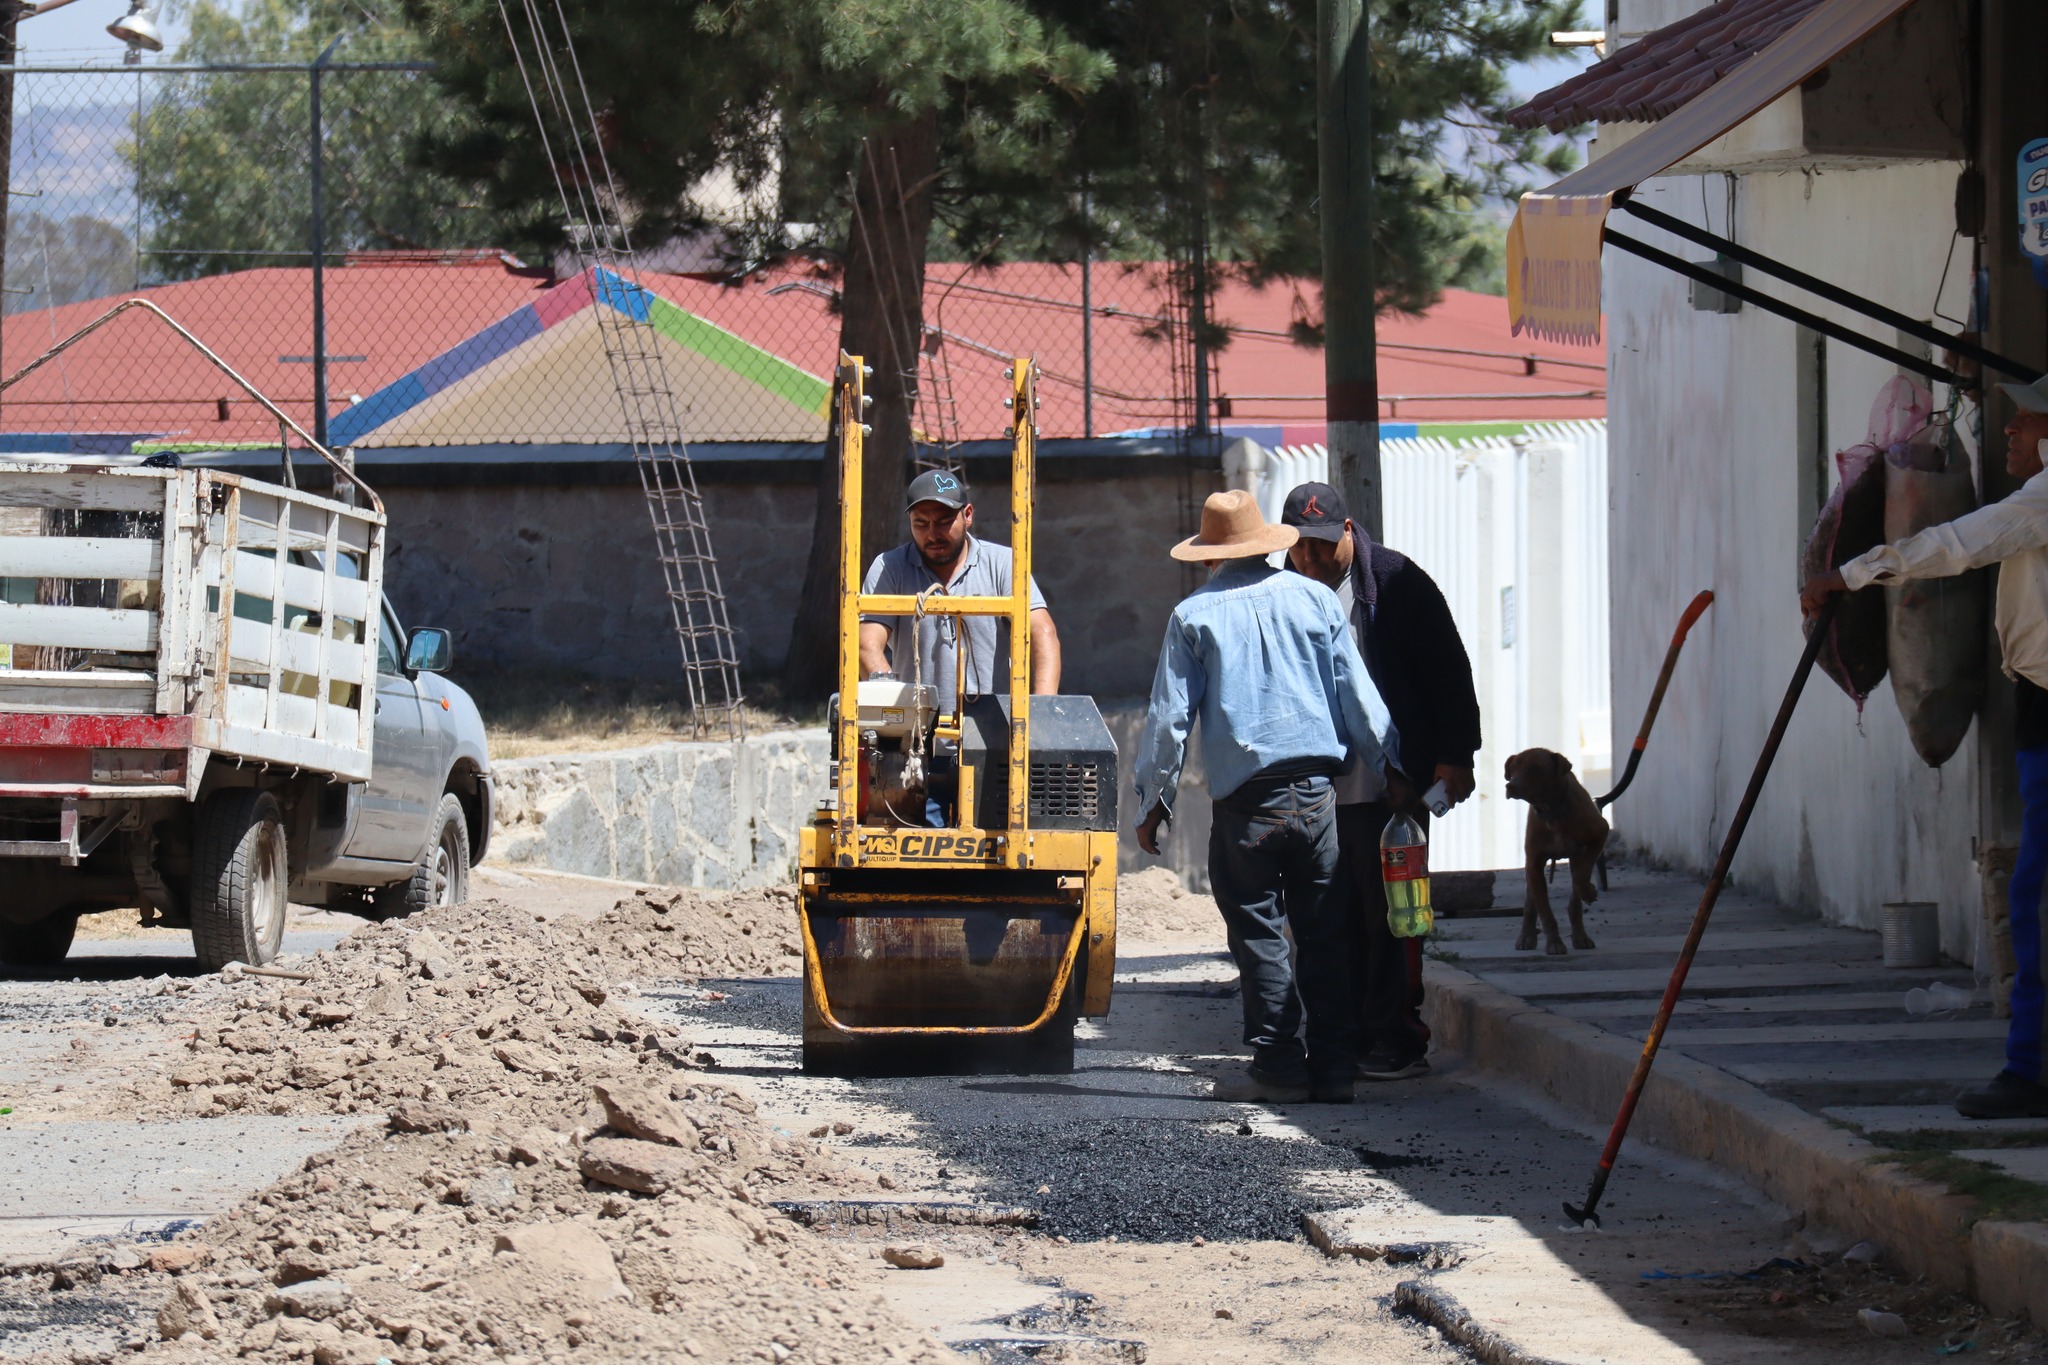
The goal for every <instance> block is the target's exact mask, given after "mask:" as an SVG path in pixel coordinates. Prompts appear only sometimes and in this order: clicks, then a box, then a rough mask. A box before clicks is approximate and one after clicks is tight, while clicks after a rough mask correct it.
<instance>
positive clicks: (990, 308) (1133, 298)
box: [0, 258, 1606, 443]
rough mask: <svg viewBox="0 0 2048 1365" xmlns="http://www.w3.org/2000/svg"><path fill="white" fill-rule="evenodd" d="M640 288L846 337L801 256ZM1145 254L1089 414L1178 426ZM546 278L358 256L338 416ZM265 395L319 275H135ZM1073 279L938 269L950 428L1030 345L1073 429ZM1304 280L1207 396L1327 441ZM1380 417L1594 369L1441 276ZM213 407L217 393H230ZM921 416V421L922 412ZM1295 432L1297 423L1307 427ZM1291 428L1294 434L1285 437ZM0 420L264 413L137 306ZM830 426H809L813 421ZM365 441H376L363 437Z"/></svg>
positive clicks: (1558, 404)
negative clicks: (1445, 284)
mask: <svg viewBox="0 0 2048 1365" xmlns="http://www.w3.org/2000/svg"><path fill="white" fill-rule="evenodd" d="M644 278H645V282H646V283H647V285H648V286H649V287H650V288H653V289H655V290H657V291H658V292H659V293H661V294H663V295H664V296H666V297H668V298H669V299H671V300H673V301H674V302H676V303H678V304H680V305H681V306H682V307H684V308H686V309H688V310H689V311H691V312H692V313H695V314H697V315H698V316H700V317H702V318H704V319H705V320H706V321H709V322H712V323H714V324H716V325H718V326H720V327H723V328H725V329H726V330H728V331H730V332H733V333H734V334H736V335H738V336H739V337H741V338H742V339H744V340H746V341H748V342H751V343H753V344H754V345H756V346H759V347H761V348H762V349H764V350H767V351H770V352H772V353H773V354H775V355H778V356H780V357H782V358H783V359H785V360H788V361H790V362H791V363H793V364H795V365H798V366H800V367H802V368H803V369H806V370H808V371H810V372H811V373H813V374H817V375H829V374H830V373H831V370H832V365H833V362H834V359H835V356H836V352H837V347H838V341H839V319H838V316H837V314H836V313H835V312H834V311H833V305H832V291H831V287H830V285H831V281H829V280H826V279H821V278H819V277H818V276H816V275H815V274H813V273H812V272H811V271H810V270H809V269H808V268H805V267H787V268H781V269H777V270H775V271H772V272H764V273H762V274H757V275H754V276H751V277H749V278H748V279H747V280H745V281H744V282H742V283H740V284H737V285H729V284H724V283H719V282H714V281H708V280H704V279H701V278H696V277H690V276H677V275H658V274H649V275H647V276H645V277H644ZM1158 279H1159V272H1158V270H1157V269H1156V268H1155V267H1151V266H1137V267H1126V266H1122V265H1098V266H1097V267H1095V269H1094V272H1093V295H1092V297H1093V302H1094V306H1095V308H1096V314H1097V316H1096V322H1095V328H1094V390H1095V402H1094V418H1095V421H1094V430H1095V432H1096V433H1097V434H1108V433H1113V432H1117V431H1125V430H1132V429H1141V428H1149V427H1160V426H1169V425H1174V424H1175V423H1176V420H1177V417H1176V406H1175V402H1174V388H1173V383H1172V378H1171V376H1172V370H1171V366H1170V363H1169V352H1168V348H1167V347H1166V346H1165V345H1164V344H1163V343H1161V342H1160V341H1158V340H1156V339H1155V338H1154V337H1152V336H1148V332H1151V331H1153V330H1154V329H1155V326H1156V322H1157V319H1158V316H1159V314H1160V313H1161V312H1162V310H1163V302H1164V301H1163V295H1162V293H1161V291H1160V289H1159V285H1158ZM550 287H551V286H550V285H549V284H548V282H547V281H545V280H542V279H538V278H535V277H533V276H532V275H528V274H523V273H519V272H517V271H515V270H514V269H512V268H511V267H510V266H509V265H507V264H506V263H503V262H501V261H495V260H460V261H455V262H452V263H451V262H447V261H434V262H426V261H419V260H408V261H403V262H401V261H395V260H389V259H385V260H378V261H375V262H372V261H369V260H356V259H353V258H352V259H351V262H350V263H349V264H348V265H345V266H338V267H335V268H332V269H330V270H329V271H328V272H327V277H326V297H327V312H328V321H327V349H328V355H329V357H330V362H329V389H330V400H331V408H330V411H331V412H333V411H339V410H341V409H342V408H344V407H345V406H347V405H348V404H350V403H351V402H352V401H353V399H354V398H355V397H357V396H367V395H369V394H372V393H374V392H376V391H377V390H378V389H380V388H382V387H383V386H385V385H387V384H390V383H392V382H393V381H394V380H397V379H399V378H401V377H402V376H404V375H406V374H408V373H410V372H412V371H413V370H416V369H418V368H419V367H420V366H422V365H424V364H426V363H427V362H429V361H430V360H432V359H433V358H434V357H435V356H438V355H440V354H441V353H443V352H445V351H447V350H449V349H450V348H451V347H454V346H456V345H457V344H459V343H461V342H463V341H464V340H466V339H468V338H469V337H472V336H474V335H475V334H476V333H477V332H479V331H482V330H483V329H484V328H485V327H487V326H489V325H490V324H492V323H493V322H496V321H497V320H498V319H500V318H503V317H505V316H506V315H507V314H510V313H512V312H514V311H515V310H517V309H519V308H521V307H523V306H524V305H526V304H528V303H532V302H534V301H535V299H536V298H537V296H539V295H541V294H543V293H544V292H545V291H546V290H547V289H549V288H550ZM142 293H143V294H145V295H146V296H147V297H149V298H151V299H153V300H154V301H155V302H156V303H157V304H158V305H159V306H161V307H162V308H163V309H164V310H165V311H166V312H168V313H170V315H171V316H172V317H174V318H176V319H177V320H178V321H179V322H181V323H183V324H184V325H185V326H187V327H189V328H191V329H192V330H193V331H194V332H195V333H196V334H197V335H198V336H199V337H200V339H201V340H203V341H205V342H206V343H207V344H208V345H210V346H212V347H214V348H215V349H216V350H217V351H219V352H220V353H221V355H222V356H223V357H224V358H225V359H226V360H227V361H228V362H229V363H230V364H231V365H233V366H235V367H236V368H237V369H238V370H240V371H241V372H242V373H243V374H244V375H246V376H247V377H248V378H249V379H250V380H251V382H253V383H254V384H255V385H256V386H257V387H258V388H259V389H261V390H262V391H263V392H265V393H266V394H268V395H270V396H271V397H272V398H274V399H276V400H277V401H278V402H279V403H280V404H281V405H282V406H284V407H285V408H286V409H287V410H288V411H290V412H291V413H292V414H293V416H294V417H296V418H298V419H299V420H300V421H301V422H304V423H305V424H306V425H307V426H308V427H309V428H310V427H311V415H312V399H313V371H312V366H311V364H310V363H309V357H310V353H311V351H312V336H311V331H312V329H311V323H310V317H311V277H310V274H309V272H307V271H305V270H303V269H261V270H249V271H240V272H236V273H234V274H228V275H219V276H212V277H209V278H206V279H202V280H192V281H187V282H184V283H179V284H172V285H164V286H161V287H158V288H155V289H149V290H144V291H142ZM1080 293H1081V273H1080V270H1079V269H1078V268H1077V267H1073V266H1062V265H1048V264H1034V263H1020V264H1014V265H1005V266H999V267H996V268H994V269H991V270H975V271H968V270H965V269H964V268H963V267H959V266H949V265H936V266H933V267H932V268H931V271H930V283H929V289H928V294H927V304H926V313H925V322H926V326H927V327H928V328H931V329H936V330H937V331H938V333H939V338H938V353H937V354H938V358H939V359H941V360H943V361H944V362H945V364H946V367H947V368H948V369H949V370H950V374H951V382H952V390H953V396H954V400H955V401H954V406H953V407H952V408H951V409H950V410H949V411H950V413H951V414H952V415H953V416H951V417H949V418H947V419H946V420H951V421H953V422H954V426H953V429H952V431H951V432H946V431H941V432H937V433H935V434H936V435H941V436H945V435H957V436H958V437H959V438H960V439H969V440H971V439H987V438H993V437H999V436H1000V435H1001V434H1002V429H1003V427H1004V425H1005V422H1006V415H1005V413H1004V411H1003V408H1002V398H1003V395H1004V394H1005V393H1006V392H1007V391H1008V386H1007V385H1006V383H1005V382H1004V380H1003V378H1002V371H1003V367H1004V365H1005V363H1006V358H1007V357H1008V356H1011V355H1018V354H1030V355H1036V356H1037V357H1038V358H1039V363H1040V366H1041V368H1042V370H1043V371H1044V374H1045V381H1046V382H1045V383H1044V385H1043V386H1042V389H1041V392H1042V395H1043V397H1044V407H1043V410H1042V412H1041V414H1040V416H1041V421H1042V424H1043V425H1042V428H1041V429H1042V430H1043V432H1044V434H1045V435H1047V436H1051V437H1064V436H1079V435H1081V434H1083V415H1082V345H1081V310H1080ZM114 301H115V300H114V299H113V298H108V299H98V300H93V301H90V302H86V303H79V304H71V305H67V306H64V307H61V308H56V309H46V310H40V311H35V312H23V313H15V314H12V315H10V316H8V317H6V318H5V319H4V322H0V368H4V370H5V371H7V372H12V371H14V370H16V369H18V368H20V367H21V366H22V365H23V364H25V363H27V362H28V360H29V359H31V358H32V357H33V356H35V355H36V354H38V353H39V352H41V351H42V350H44V349H45V348H47V347H48V346H49V345H50V344H51V343H52V342H54V341H55V340H57V339H59V338H61V337H64V336H66V335H68V334H69V333H70V332H72V331H74V330H76V329H77V328H78V327H81V326H83V325H84V324H85V323H86V322H88V321H90V320H91V319H93V318H94V317H97V316H98V315H99V314H100V313H101V312H103V311H105V309H106V308H108V307H110V306H111V305H112V304H113V302H114ZM1317 306H1318V301H1317V300H1316V298H1315V286H1313V285H1308V284H1304V285H1300V286H1296V285H1293V284H1287V283H1281V284H1275V285H1271V286H1268V287H1267V288H1264V289H1256V290H1255V289H1252V288H1249V287H1247V286H1245V285H1242V284H1236V283H1232V284H1228V285H1226V286H1225V287H1224V288H1223V290H1222V291H1221V293H1220V295H1219V297H1218V298H1217V300H1216V302H1215V310H1214V311H1215V316H1216V317H1217V319H1218V320H1219V321H1220V322H1221V323H1223V324H1224V325H1226V326H1229V327H1231V328H1233V329H1235V330H1234V336H1233V340H1232V343H1231V344H1230V346H1228V347H1227V348H1226V349H1224V350H1223V351H1222V352H1220V353H1219V355H1218V356H1217V357H1216V378H1215V382H1214V384H1213V392H1214V393H1215V395H1216V396H1217V397H1218V398H1219V399H1226V398H1227V399H1228V400H1229V413H1228V416H1227V418H1226V419H1225V420H1227V421H1229V422H1232V423H1240V424H1242V423H1263V424H1271V425H1284V426H1287V427H1288V428H1290V435H1289V439H1302V440H1314V439H1320V437H1319V435H1318V434H1317V433H1316V432H1315V431H1314V430H1313V428H1315V427H1318V426H1319V425H1320V423H1321V422H1322V419H1323V404H1322V396H1321V395H1322V390H1323V353H1322V351H1321V350H1320V349H1319V348H1314V347H1304V346H1298V345H1296V344H1294V342H1293V341H1292V339H1291V338H1290V336H1289V326H1290V324H1291V323H1292V322H1293V321H1294V319H1295V318H1296V317H1297V316H1300V315H1303V314H1305V313H1307V312H1309V311H1311V310H1312V309H1315V308H1317ZM1380 339H1381V345H1382V350H1381V353H1380V362H1379V363H1380V371H1379V372H1380V389H1381V393H1382V395H1383V402H1382V405H1381V416H1382V417H1383V418H1384V419H1387V420H1398V421H1406V422H1470V421H1524V420H1553V421H1554V420H1563V419H1574V418H1588V417H1599V416H1602V415H1604V413H1605V411H1606V400H1605V389H1606V375H1605V373H1604V371H1603V370H1602V369H1601V367H1600V365H1599V362H1598V361H1597V359H1594V360H1589V357H1588V356H1587V354H1586V353H1585V352H1584V351H1583V350H1581V349H1578V348H1574V347H1568V346H1563V345H1557V344H1552V343H1546V342H1541V341H1530V340H1528V339H1526V338H1524V339H1520V340H1517V339H1515V338H1513V337H1512V336H1510V334H1509V331H1508V318H1507V304H1506V301H1505V300H1504V299H1500V298H1496V297H1493V296H1490V295H1483V294H1472V293H1467V292H1464V291H1460V290H1453V291H1450V292H1449V293H1448V294H1446V295H1445V297H1444V299H1443V300H1442V302H1441V303H1439V304H1438V306H1437V307H1435V308H1433V309H1431V310H1430V312H1429V313H1428V314H1427V315H1425V316H1423V317H1419V318H1391V319H1385V320H1383V321H1382V322H1381V324H1380ZM680 397H681V398H682V399H683V402H684V407H685V412H686V417H685V420H686V422H687V423H688V425H689V427H690V431H689V435H690V436H691V438H692V439H694V440H727V441H730V440H750V439H760V438H761V437H763V436H765V435H767V433H766V432H765V431H764V432H756V431H753V430H751V429H750V426H749V423H750V422H753V421H757V414H752V413H750V412H748V411H745V410H741V411H734V412H706V411H703V410H701V409H692V408H691V406H690V402H689V399H690V395H687V394H684V395H680ZM223 402H225V407H223V406H222V404H223ZM530 417H531V414H525V413H520V412H514V411H508V412H506V413H504V414H503V415H502V420H501V422H500V423H499V424H498V425H499V426H500V429H499V430H495V431H479V432H477V433H475V435H474V437H473V439H474V440H475V441H476V442H478V443H496V442H519V441H524V440H530V439H532V437H531V436H530V435H528V434H527V421H528V419H529V418H530ZM929 424H930V423H929V422H928V423H927V425H929ZM1304 428H1307V429H1304ZM1297 430H1299V431H1300V434H1298V435H1297V434H1295V432H1296V431H1297ZM0 432H4V433H31V432H33V433H83V432H103V433H129V434H134V435H137V436H153V437H162V438H165V439H170V440H179V441H206V442H211V441H221V442H229V441H247V442H270V441H274V440H275V439H276V435H277V433H276V429H275V426H274V424H273V423H272V422H271V421H270V419H269V418H268V417H267V416H265V414H264V413H263V412H262V411H261V409H259V408H257V407H256V406H255V405H254V404H253V403H249V402H247V401H245V400H243V399H242V398H241V397H240V395H239V394H238V393H237V392H236V391H235V390H234V389H233V387H232V386H231V385H230V384H229V383H228V382H227V381H226V380H225V379H224V378H223V377H222V376H220V375H219V374H218V373H217V372H216V371H214V370H212V369H211V368H210V367H209V366H207V365H206V364H205V362H204V361H203V360H201V359H200V358H199V357H198V356H196V355H194V354H193V353H192V352H190V351H189V350H188V349H186V348H185V347H184V346H183V345H182V343H180V342H178V341H177V340H176V338H175V337H173V336H172V335H171V333H170V332H169V331H168V330H166V329H164V328H163V327H162V325H161V324H160V323H155V322H154V321H152V320H150V319H148V318H146V317H145V316H144V315H141V314H129V315H127V316H126V317H123V318H121V319H119V320H117V321H116V322H115V323H113V324H112V325H110V326H109V327H108V328H107V329H106V331H105V332H103V333H100V334H97V335H95V336H93V337H91V338H88V339H87V340H86V341H84V342H82V343H81V344H80V345H79V346H78V347H77V348H75V349H74V350H72V351H71V352H69V353H67V354H66V355H65V356H64V357H63V358H61V359H60V360H59V361H56V362H53V363H52V364H50V365H48V366H46V367H44V368H43V369H41V370H39V371H37V372H36V373H35V374H33V375H31V376H29V377H28V378H27V379H25V380H23V381H22V382H21V383H19V384H17V385H16V386H15V387H13V388H11V389H9V390H7V391H6V393H5V394H4V395H0ZM821 435H822V432H821ZM373 439H374V438H373Z"/></svg>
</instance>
